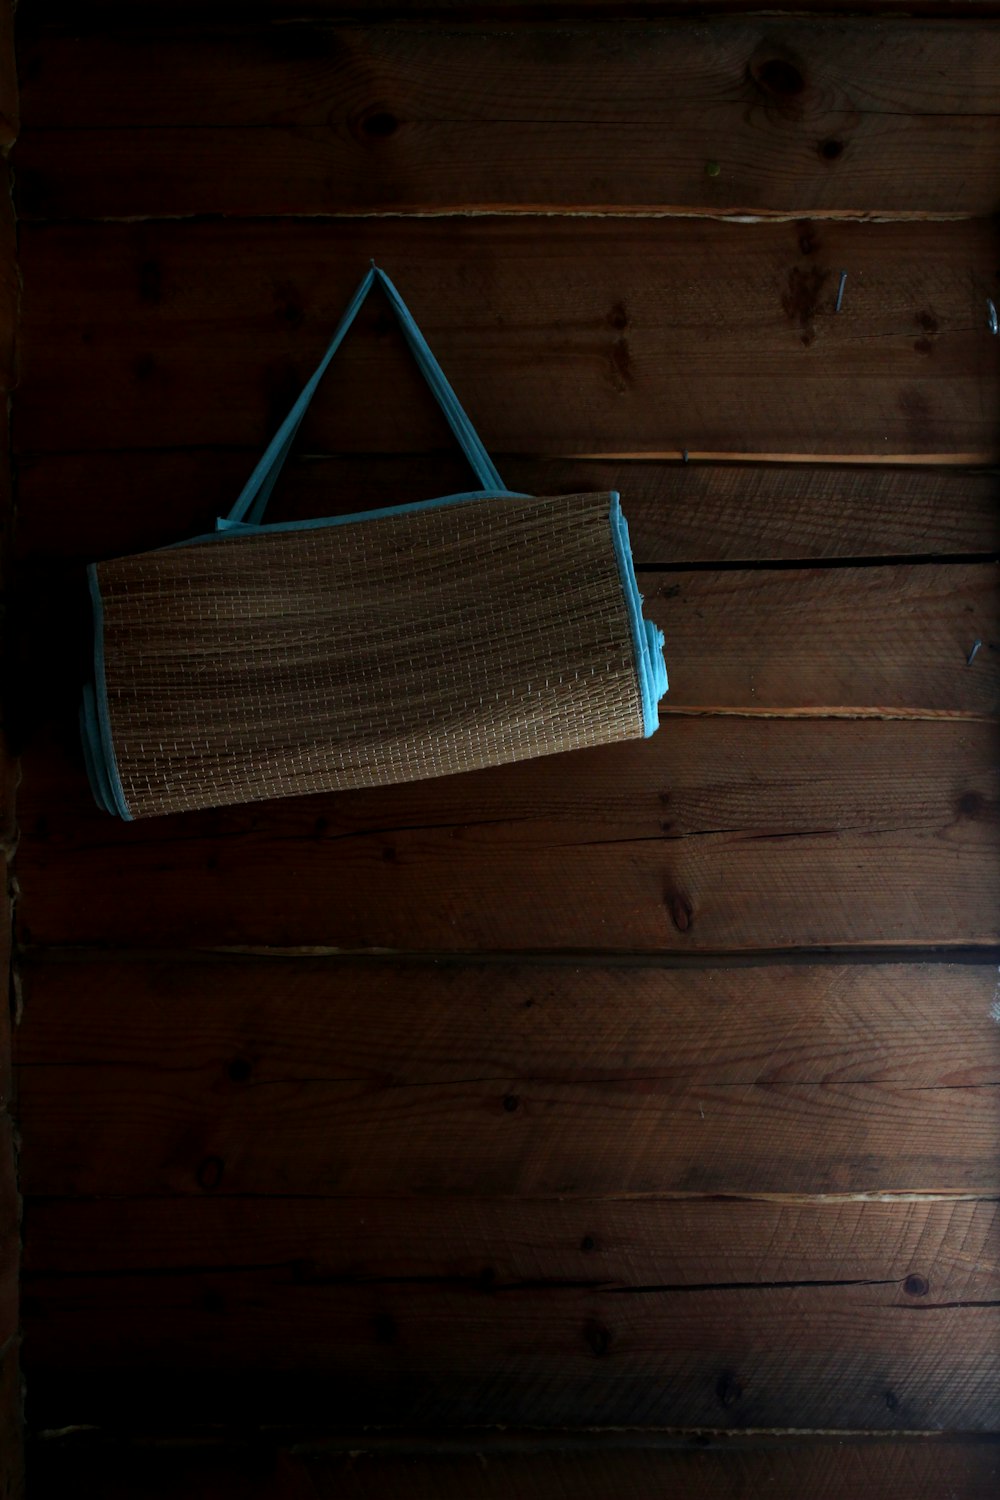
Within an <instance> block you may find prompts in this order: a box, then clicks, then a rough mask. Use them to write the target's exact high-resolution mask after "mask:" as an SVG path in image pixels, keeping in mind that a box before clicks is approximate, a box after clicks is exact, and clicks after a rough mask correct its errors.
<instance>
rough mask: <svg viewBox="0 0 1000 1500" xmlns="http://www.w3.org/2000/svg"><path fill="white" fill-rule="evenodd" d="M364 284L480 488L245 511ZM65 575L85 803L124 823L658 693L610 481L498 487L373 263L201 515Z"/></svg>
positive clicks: (657, 660) (640, 717)
mask: <svg viewBox="0 0 1000 1500" xmlns="http://www.w3.org/2000/svg"><path fill="white" fill-rule="evenodd" d="M376 282H378V283H379V284H380V285H381V286H382V288H383V289H384V291H385V293H386V295H387V297H388V299H389V302H390V304H391V306H392V307H393V310H394V312H395V314H396V316H397V318H398V320H399V322H400V325H401V327H402V330H403V333H404V334H405V336H406V339H407V342H408V344H409V346H410V348H411V350H412V351H413V354H414V356H415V357H416V361H417V364H418V366H419V368H420V370H421V371H422V373H423V375H424V377H425V379H426V380H427V382H428V384H429V386H430V388H431V391H432V392H433V394H434V396H435V397H436V398H437V401H438V403H439V405H440V406H441V409H442V411H443V412H444V415H445V417H446V418H447V421H448V423H449V425H450V427H451V430H452V432H453V433H454V435H455V437H456V439H457V440H458V443H459V444H460V446H461V448H462V451H463V453H464V454H465V456H466V458H467V459H468V461H469V464H470V465H471V467H472V470H473V472H474V474H475V476H476V479H477V481H478V484H479V488H478V489H477V490H470V491H468V492H465V493H462V494H457V495H445V496H442V497H440V498H438V499H433V500H426V501H420V502H417V503H415V504H407V505H394V506H389V507H388V508H384V509H381V510H374V511H367V512H365V511H361V510H358V511H355V512H354V513H352V514H349V515H340V516H334V517H330V518H328V519H325V520H317V521H295V522H285V523H279V524H272V525H268V524H266V522H265V520H264V515H265V510H266V507H267V503H268V500H269V499H270V496H271V492H272V490H273V488H274V485H275V482H276V481H277V479H278V476H279V474H280V473H281V469H282V466H283V465H284V463H285V460H286V459H287V457H288V453H289V450H290V448H291V446H292V443H293V441H294V439H295V435H296V433H297V431H298V429H299V426H300V424H301V422H302V418H303V416H304V415H305V412H306V410H307V408H308V406H309V403H310V401H311V400H312V397H313V394H314V393H315V390H316V387H317V385H318V384H319V382H320V380H321V379H322V377H323V375H324V373H325V371H326V369H327V367H328V366H329V364H330V361H331V360H332V358H333V356H334V354H335V353H336V351H337V349H338V348H339V346H340V343H341V341H342V340H343V338H344V335H345V334H346V332H347V330H348V329H349V328H350V326H351V324H352V322H353V321H354V318H355V317H356V315H357V312H358V309H359V308H360V306H361V304H362V302H363V301H364V299H365V297H366V296H367V294H368V292H369V290H370V289H371V287H372V286H373V285H374V284H375V283H376ZM88 572H89V583H90V598H91V603H92V609H93V628H94V653H93V678H92V680H90V681H88V682H87V683H86V684H85V686H84V691H83V705H82V711H81V717H82V732H83V744H84V753H85V758H86V762H87V769H88V773H89V777H90V782H91V785H92V788H93V791H94V794H95V797H96V798H97V801H98V802H99V803H100V805H101V806H102V807H103V808H105V809H106V810H107V811H108V812H110V813H116V814H118V815H119V816H120V817H122V818H126V819H134V818H143V817H150V816H153V815H156V814H163V813H173V812H183V811H187V810H191V809H195V808H208V807H221V806H225V805H228V804H232V803H244V802H254V801H259V800H262V799H265V798H272V797H288V796H295V795H299V794H302V793H307V792H319V791H335V790H341V789H347V788H352V787H365V786H376V785H381V784H388V783H391V782H400V781H414V780H419V779H422V778H424V777H430V776H441V775H446V774H449V773H451V772H456V771H467V770H474V769H477V768H480V767H484V766H491V765H499V764H501V763H504V762H507V761H517V760H523V759H526V758H528V757H530V756H537V755H546V754H550V753H552V752H554V751H563V750H573V749H579V748H581V747H583V746H588V745H597V744H601V743H605V742H608V741H612V740H625V739H632V738H639V737H641V736H643V735H650V734H652V733H653V731H654V730H655V729H656V727H657V704H658V702H659V699H660V698H661V697H662V695H663V693H664V692H665V691H666V688H667V677H666V669H665V666H664V661H663V650H662V648H663V636H662V634H661V632H660V631H659V630H658V629H657V628H656V626H655V625H653V624H652V623H651V622H649V621H647V620H644V619H643V616H642V601H641V598H640V595H639V592H638V588H637V586H636V580H635V571H634V568H633V565H632V554H631V549H630V546H629V539H628V528H627V526H626V524H625V520H624V518H623V516H622V512H621V506H620V502H619V496H618V494H617V493H616V492H613V491H612V492H605V493H599V494H576V495H559V496H533V495H524V494H517V493H513V492H511V491H509V490H507V489H506V488H505V486H504V484H503V481H502V480H501V478H500V475H499V474H498V473H497V470H496V469H495V467H494V465H493V463H492V461H491V459H490V457H489V455H488V454H487V452H486V449H485V448H484V447H483V444H482V442H481V441H480V439H479V437H478V435H477V433H476V431H475V429H474V428H473V426H472V424H471V422H470V421H469V418H468V417H467V416H466V414H465V412H464V411H463V410H462V408H461V406H460V405H459V403H458V400H457V398H456V396H455V393H454V391H453V390H452V388H451V386H450V385H449V384H448V382H447V380H446V379H445V377H444V374H443V373H442V371H441V368H440V366H439V365H438V363H437V361H436V360H435V358H434V356H433V354H432V353H431V351H430V349H429V348H428V346H427V343H426V341H425V340H424V338H423V336H422V334H421V333H420V330H419V328H418V327H417V325H416V323H415V322H414V320H413V318H412V316H411V315H410V313H409V311H408V309H407V308H406V306H405V304H404V302H403V300H402V298H401V297H400V295H399V293H398V291H397V290H396V288H395V287H394V285H393V284H392V282H391V281H390V279H389V277H388V276H387V275H386V274H385V272H384V271H382V270H381V269H379V268H378V267H376V266H375V264H374V262H373V263H372V267H371V269H370V271H369V272H368V274H367V275H366V276H365V278H364V280H363V281H362V282H361V285H360V286H359V287H358V289H357V291H356V293H355V294H354V297H353V298H352V300H351V303H350V305H349V306H348V308H347V311H346V312H345V314H344V316H343V318H342V319H341V322H340V324H339V326H338V327H337V330H336V332H335V334H334V336H333V339H332V341H331V343H330V346H329V348H328V349H327V351H326V354H325V355H324V357H323V359H322V360H321V362H320V364H319V366H318V368H317V369H316V372H315V373H314V375H313V376H312V378H311V379H310V380H309V382H308V384H307V385H306V387H305V389H304V390H303V392H302V394H301V396H300V397H299V399H298V400H297V401H296V403H295V405H294V406H293V408H292V410H291V411H290V412H289V414H288V416H287V417H286V419H285V421H284V422H283V423H282V425H281V427H280V428H279V429H278V431H277V433H276V434H275V436H274V439H273V440H272V442H271V444H270V446H269V447H268V449H267V451H266V452H265V454H264V456H263V457H262V459H261V460H260V462H259V463H258V465H257V467H256V468H255V469H254V472H253V473H252V474H251V476H250V478H249V480H248V481H247V484H246V485H245V487H244V489H243V492H242V493H241V495H240V496H239V499H238V500H237V501H236V504H235V505H234V506H233V508H232V510H231V511H230V513H229V515H228V516H226V517H225V518H224V519H220V520H219V521H218V522H217V526H216V530H215V531H214V532H212V533H211V534H209V535H205V536H197V537H193V538H191V539H190V540H188V541H184V542H180V543H177V544H175V545H173V546H170V547H166V548H161V549H159V550H156V551H152V552H144V553H141V554H138V555H136V556H131V557H125V558H120V559H117V560H114V561H109V562H100V563H94V564H93V565H92V566H91V567H90V569H89V570H88Z"/></svg>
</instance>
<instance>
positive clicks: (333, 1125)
mask: <svg viewBox="0 0 1000 1500" xmlns="http://www.w3.org/2000/svg"><path fill="white" fill-rule="evenodd" d="M220 1073H221V1079H220V1077H219V1075H218V1074H216V1073H215V1071H214V1070H213V1071H211V1072H207V1073H205V1074H197V1073H195V1072H193V1071H188V1070H185V1071H183V1072H178V1073H176V1074H172V1075H170V1076H169V1077H166V1078H165V1077H164V1075H163V1074H162V1070H161V1069H159V1068H157V1067H155V1066H152V1067H150V1066H148V1065H142V1064H141V1063H135V1064H133V1065H131V1066H128V1065H126V1066H124V1067H115V1068H112V1067H109V1066H107V1065H104V1066H101V1065H99V1064H97V1063H93V1064H90V1065H88V1066H87V1067H86V1069H84V1070H82V1072H80V1073H79V1074H78V1073H74V1074H73V1084H74V1087H73V1089H72V1091H70V1090H69V1089H68V1088H67V1078H66V1072H65V1070H64V1069H62V1068H59V1067H49V1066H46V1065H44V1064H43V1065H40V1066H38V1067H37V1068H36V1069H35V1070H33V1077H32V1079H31V1081H30V1089H28V1090H26V1091H25V1093H24V1094H23V1095H22V1101H21V1104H20V1118H21V1123H22V1127H23V1130H24V1135H25V1147H24V1151H23V1154H22V1157H21V1182H22V1188H23V1191H24V1192H25V1193H26V1194H28V1195H33V1194H42V1195H51V1194H56V1195H60V1196H62V1195H67V1194H71V1195H76V1194H79V1195H86V1194H104V1193H113V1194H121V1193H126V1194H137V1195H138V1194H142V1193H145V1192H152V1193H158V1194H164V1193H165V1194H170V1193H194V1194H199V1193H201V1192H204V1191H221V1192H226V1193H229V1192H232V1193H255V1194H265V1195H267V1194H275V1195H278V1196H280V1195H281V1194H284V1193H291V1194H300V1193H304V1194H310V1195H316V1194H324V1193H325V1194H328V1195H330V1196H333V1197H349V1196H357V1195H360V1194H364V1193H373V1194H376V1195H383V1194H387V1195H402V1196H407V1195H409V1194H414V1193H415V1194H425V1193H431V1194H449V1193H459V1194H462V1193H467V1194H471V1195H476V1194H479V1193H483V1192H486V1193H491V1194H493V1193H497V1194H501V1195H507V1196H513V1197H521V1196H536V1195H541V1196H548V1195H553V1194H555V1195H562V1196H572V1195H577V1194H582V1195H584V1196H586V1197H592V1196H601V1195H611V1196H613V1195H615V1194H619V1193H620V1194H625V1195H628V1194H636V1193H638V1194H644V1193H654V1194H655V1193H663V1192H677V1191H682V1190H690V1191H697V1192H708V1193H738V1194H739V1193H784V1192H793V1193H797V1194H804V1193H809V1192H813V1191H815V1192H824V1193H828V1192H869V1191H882V1190H887V1191H898V1192H916V1191H918V1190H921V1189H926V1190H928V1191H937V1192H951V1191H957V1192H969V1193H986V1194H997V1193H1000V1167H998V1165H997V1161H996V1152H995V1150H994V1146H995V1141H996V1133H997V1130H998V1129H1000V1098H998V1090H997V1088H996V1086H992V1087H990V1086H973V1087H961V1086H960V1087H947V1088H943V1089H941V1088H918V1089H913V1088H909V1087H906V1086H904V1085H901V1084H895V1083H844V1084H840V1083H836V1084H823V1083H812V1082H803V1083H788V1084H785V1083H778V1084H768V1085H764V1084H753V1083H750V1084H745V1085H744V1084H738V1085H736V1084H731V1085H725V1084H714V1083H712V1084H709V1083H704V1084H702V1083H697V1084H688V1083H686V1082H669V1081H660V1080H658V1079H625V1080H618V1079H613V1080H610V1081H608V1080H601V1081H595V1082H591V1081H589V1080H587V1081H579V1082H577V1081H570V1082H563V1081H561V1080H559V1081H556V1080H551V1079H549V1078H546V1077H542V1078H522V1077H519V1076H517V1075H508V1076H504V1077H495V1078H485V1079H476V1080H472V1081H469V1082H467V1083H455V1084H428V1085H400V1086H398V1087H389V1088H386V1087H384V1086H378V1085H373V1084H370V1083H367V1082H365V1083H347V1082H341V1081H339V1080H337V1079H330V1078H327V1077H326V1076H324V1074H323V1072H322V1071H320V1072H319V1073H318V1074H317V1076H316V1078H315V1079H313V1080H308V1081H307V1080H302V1079H297V1080H296V1081H295V1082H288V1081H286V1080H276V1081H275V1082H274V1083H273V1084H271V1085H267V1086H265V1087H264V1088H263V1089H261V1090H260V1091H258V1090H255V1089H253V1088H250V1089H232V1088H230V1087H228V1086H227V1084H226V1082H225V1079H226V1074H225V1072H224V1070H220ZM85 1137H86V1138H88V1140H89V1145H88V1148H87V1149H86V1151H84V1150H83V1149H82V1148H81V1147H80V1146H78V1147H77V1148H76V1149H72V1150H67V1143H68V1142H70V1141H73V1140H76V1141H82V1140H83V1139H84V1138H85ZM789 1420H790V1419H789Z"/></svg>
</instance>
